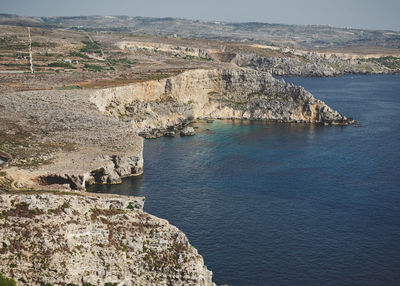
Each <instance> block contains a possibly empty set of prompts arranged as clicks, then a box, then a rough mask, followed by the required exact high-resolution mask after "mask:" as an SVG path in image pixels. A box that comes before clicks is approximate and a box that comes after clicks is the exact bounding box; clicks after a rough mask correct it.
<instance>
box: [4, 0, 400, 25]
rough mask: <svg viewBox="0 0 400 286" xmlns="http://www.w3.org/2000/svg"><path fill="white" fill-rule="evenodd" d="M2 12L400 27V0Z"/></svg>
mask: <svg viewBox="0 0 400 286" xmlns="http://www.w3.org/2000/svg"><path fill="white" fill-rule="evenodd" d="M0 12H1V13H13V14H20V15H27V16H77V15H128V16H147V17H179V18H188V19H197V20H213V21H214V20H215V21H229V22H267V23H285V24H328V25H333V26H339V27H353V28H366V29H391V30H397V31H400V0H264V1H262V0H194V1H193V0H164V1H161V0H142V1H137V0H0Z"/></svg>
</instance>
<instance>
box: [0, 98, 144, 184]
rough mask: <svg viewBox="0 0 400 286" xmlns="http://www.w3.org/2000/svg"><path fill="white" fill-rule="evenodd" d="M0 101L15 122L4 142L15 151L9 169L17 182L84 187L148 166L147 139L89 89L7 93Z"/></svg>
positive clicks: (7, 117) (115, 179)
mask: <svg viewBox="0 0 400 286" xmlns="http://www.w3.org/2000/svg"><path fill="white" fill-rule="evenodd" d="M0 105H1V106H3V107H4V113H3V112H2V113H1V114H0V119H1V120H7V121H6V122H10V123H9V124H7V125H5V128H6V130H1V128H0V132H1V134H2V141H1V143H2V145H1V147H2V148H5V149H7V150H9V151H10V152H14V153H15V156H14V158H13V159H12V160H10V161H9V166H8V168H6V169H5V171H6V172H7V173H8V174H9V175H10V176H12V177H13V178H14V180H15V181H16V184H17V185H16V186H19V187H24V188H26V187H32V188H43V186H46V187H49V186H50V185H51V188H53V187H56V186H55V185H63V187H66V188H72V189H84V188H85V185H86V184H93V183H100V184H105V183H120V182H121V179H122V178H124V177H128V176H132V175H139V174H141V173H142V172H143V155H142V154H143V139H142V138H141V137H140V136H138V134H137V132H136V131H135V130H133V129H132V128H131V125H130V124H128V123H126V122H123V121H120V120H118V119H117V118H113V117H110V116H105V115H104V114H102V113H101V112H100V111H99V110H98V108H97V107H96V106H95V105H93V104H91V103H90V102H89V101H88V100H87V94H86V93H85V92H74V91H72V92H66V91H32V92H21V93H12V94H3V95H1V96H0ZM0 127H1V126H0ZM21 138H22V139H21Z"/></svg>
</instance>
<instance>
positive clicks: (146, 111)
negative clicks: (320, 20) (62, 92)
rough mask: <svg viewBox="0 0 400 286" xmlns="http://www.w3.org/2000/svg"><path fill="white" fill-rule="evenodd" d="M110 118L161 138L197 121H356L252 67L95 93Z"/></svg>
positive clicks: (93, 98) (188, 74) (93, 96)
mask: <svg viewBox="0 0 400 286" xmlns="http://www.w3.org/2000/svg"><path fill="white" fill-rule="evenodd" d="M90 100H91V101H92V102H93V103H94V104H95V105H96V106H97V107H98V108H99V110H100V111H101V112H103V113H105V114H109V115H112V116H114V117H118V118H120V119H122V120H125V121H128V122H130V123H131V124H132V126H133V128H134V129H137V130H138V131H139V132H141V133H142V134H145V135H146V136H150V137H151V136H157V135H160V134H163V133H165V132H167V131H168V130H171V129H173V128H174V126H181V125H182V124H185V122H186V121H188V120H192V119H193V118H229V119H249V120H274V121H282V122H310V123H324V124H333V125H337V124H342V125H346V124H349V123H351V120H349V119H347V118H346V117H344V116H342V115H340V114H339V113H338V112H336V111H334V110H332V109H331V108H329V107H328V106H327V105H326V104H325V103H323V102H322V101H320V100H317V99H315V98H314V97H313V96H312V95H311V94H310V93H309V92H307V91H306V90H304V88H302V87H298V86H294V85H291V84H286V83H285V82H283V81H278V80H276V79H274V78H273V77H272V76H271V75H270V74H269V73H265V72H258V71H254V70H251V69H209V70H207V69H202V70H192V71H186V72H184V73H182V74H179V75H177V76H175V77H171V78H167V79H162V80H158V81H148V82H142V83H137V84H132V85H128V86H123V87H115V88H108V89H101V90H96V91H93V92H92V93H91V94H90Z"/></svg>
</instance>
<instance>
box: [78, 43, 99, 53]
mask: <svg viewBox="0 0 400 286" xmlns="http://www.w3.org/2000/svg"><path fill="white" fill-rule="evenodd" d="M82 43H84V44H85V46H84V47H83V48H82V49H80V50H79V51H81V52H83V53H92V54H101V50H100V48H99V46H98V45H97V44H95V43H92V42H91V41H82Z"/></svg>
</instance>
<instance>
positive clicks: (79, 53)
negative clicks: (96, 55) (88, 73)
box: [69, 51, 89, 59]
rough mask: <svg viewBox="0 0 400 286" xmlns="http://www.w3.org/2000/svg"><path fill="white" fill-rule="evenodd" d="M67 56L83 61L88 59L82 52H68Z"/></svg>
mask: <svg viewBox="0 0 400 286" xmlns="http://www.w3.org/2000/svg"><path fill="white" fill-rule="evenodd" d="M69 55H70V56H71V57H79V58H84V59H88V58H89V57H88V56H87V55H86V54H84V53H82V52H78V51H71V52H69Z"/></svg>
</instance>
